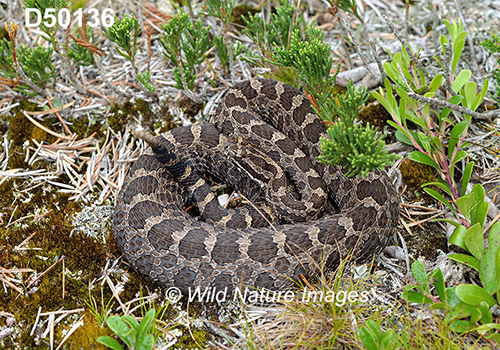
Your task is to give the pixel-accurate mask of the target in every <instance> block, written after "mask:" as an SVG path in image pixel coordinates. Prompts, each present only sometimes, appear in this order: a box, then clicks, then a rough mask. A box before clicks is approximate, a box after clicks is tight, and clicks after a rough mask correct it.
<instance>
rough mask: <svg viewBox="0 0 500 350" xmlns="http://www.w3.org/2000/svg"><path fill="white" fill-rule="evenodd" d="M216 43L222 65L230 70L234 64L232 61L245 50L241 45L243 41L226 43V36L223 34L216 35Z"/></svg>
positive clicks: (226, 69)
mask: <svg viewBox="0 0 500 350" xmlns="http://www.w3.org/2000/svg"><path fill="white" fill-rule="evenodd" d="M214 44H215V47H216V48H217V54H218V55H219V59H220V63H221V65H222V67H223V68H224V70H225V71H229V70H230V67H231V66H232V64H231V62H234V60H235V59H236V58H237V57H238V55H239V54H240V53H241V52H242V51H243V45H241V42H239V41H238V42H237V43H236V44H233V45H231V44H230V43H226V42H225V41H224V37H221V36H215V37H214ZM228 47H229V50H228ZM229 52H230V53H231V56H230V55H229Z"/></svg>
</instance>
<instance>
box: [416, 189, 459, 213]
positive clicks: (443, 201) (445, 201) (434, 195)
mask: <svg viewBox="0 0 500 350" xmlns="http://www.w3.org/2000/svg"><path fill="white" fill-rule="evenodd" d="M424 191H425V192H427V193H428V194H429V195H431V196H432V197H433V198H435V199H437V200H438V201H440V202H441V203H443V204H444V205H446V206H447V207H448V208H450V209H451V210H452V211H453V212H454V213H455V209H453V207H452V206H451V204H450V203H448V201H447V200H446V198H444V197H443V196H442V195H441V194H439V193H438V192H436V191H434V190H433V189H431V188H428V187H426V188H424Z"/></svg>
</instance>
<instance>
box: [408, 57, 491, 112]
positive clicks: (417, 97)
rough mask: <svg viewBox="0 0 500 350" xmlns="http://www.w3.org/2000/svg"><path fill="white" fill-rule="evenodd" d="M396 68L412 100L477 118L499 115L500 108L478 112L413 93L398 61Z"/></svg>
mask: <svg viewBox="0 0 500 350" xmlns="http://www.w3.org/2000/svg"><path fill="white" fill-rule="evenodd" d="M398 68H399V72H400V74H401V78H402V79H403V81H404V83H405V85H406V88H407V89H408V97H409V98H411V99H413V100H417V101H420V102H423V103H429V104H431V105H438V106H442V107H445V108H449V109H451V110H453V111H457V112H460V113H463V114H468V115H470V116H472V117H474V118H477V119H479V120H491V119H493V118H496V117H498V116H500V110H499V109H497V110H495V111H487V112H486V113H478V112H475V111H473V110H472V109H469V108H466V107H462V106H458V105H454V104H452V103H449V102H447V101H443V100H440V99H437V98H430V97H425V96H422V95H419V94H417V93H415V92H414V91H413V90H412V88H411V87H410V85H409V84H408V82H407V81H406V77H405V76H404V74H403V72H402V70H401V67H400V66H399V63H398Z"/></svg>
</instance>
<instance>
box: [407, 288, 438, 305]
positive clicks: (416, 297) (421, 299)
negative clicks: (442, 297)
mask: <svg viewBox="0 0 500 350" xmlns="http://www.w3.org/2000/svg"><path fill="white" fill-rule="evenodd" d="M401 298H403V299H405V300H406V301H408V302H409V303H417V304H433V303H434V300H432V299H431V298H429V297H426V296H425V295H423V294H422V293H420V292H415V291H413V290H410V291H405V292H403V293H402V294H401Z"/></svg>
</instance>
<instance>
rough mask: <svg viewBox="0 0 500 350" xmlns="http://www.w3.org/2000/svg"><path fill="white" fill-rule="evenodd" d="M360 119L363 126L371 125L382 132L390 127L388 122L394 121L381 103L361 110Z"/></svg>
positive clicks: (372, 104)
mask: <svg viewBox="0 0 500 350" xmlns="http://www.w3.org/2000/svg"><path fill="white" fill-rule="evenodd" d="M358 118H359V120H361V121H362V122H363V124H366V123H370V125H373V126H375V127H376V128H377V129H378V130H380V131H382V130H384V127H386V126H387V125H388V124H387V121H388V120H392V117H391V115H390V114H389V113H388V112H387V110H386V109H385V108H384V106H382V105H381V104H380V103H370V104H369V105H368V106H366V107H365V108H363V109H361V111H360V112H359V117H358Z"/></svg>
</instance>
